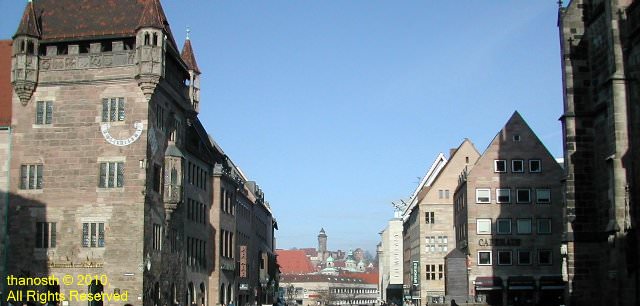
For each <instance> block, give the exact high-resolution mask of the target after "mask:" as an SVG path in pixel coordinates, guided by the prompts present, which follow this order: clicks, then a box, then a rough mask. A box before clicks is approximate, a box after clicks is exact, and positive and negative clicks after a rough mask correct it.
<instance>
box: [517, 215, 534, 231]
mask: <svg viewBox="0 0 640 306" xmlns="http://www.w3.org/2000/svg"><path fill="white" fill-rule="evenodd" d="M517 231H518V234H531V219H518V220H517Z"/></svg>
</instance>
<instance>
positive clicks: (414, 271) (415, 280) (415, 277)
mask: <svg viewBox="0 0 640 306" xmlns="http://www.w3.org/2000/svg"><path fill="white" fill-rule="evenodd" d="M419 269H420V263H419V262H418V261H413V265H412V266H411V283H412V284H413V285H417V284H419V283H420V278H419V275H420V274H418V273H419V271H420V270H419Z"/></svg>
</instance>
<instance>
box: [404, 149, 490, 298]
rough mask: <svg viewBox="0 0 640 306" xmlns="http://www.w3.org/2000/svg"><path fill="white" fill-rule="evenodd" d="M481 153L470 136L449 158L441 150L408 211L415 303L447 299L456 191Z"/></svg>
mask: <svg viewBox="0 0 640 306" xmlns="http://www.w3.org/2000/svg"><path fill="white" fill-rule="evenodd" d="M479 156H480V153H478V150H476V148H475V146H474V145H473V143H471V141H469V140H468V139H465V140H464V141H463V142H462V143H461V144H460V146H458V148H455V149H452V150H451V152H450V156H449V159H447V158H445V156H444V154H442V153H440V154H439V155H438V157H437V158H436V160H435V161H434V163H433V165H432V166H431V168H430V169H429V172H428V173H427V175H425V177H424V178H423V179H422V181H421V183H420V185H419V186H418V187H417V188H416V190H415V192H414V193H413V196H412V198H411V201H410V202H409V205H408V207H407V208H406V210H405V212H404V218H403V219H404V249H405V251H404V256H405V257H404V260H405V266H404V274H405V284H411V287H410V288H409V293H410V295H411V297H412V299H413V300H414V301H413V302H414V304H418V305H419V304H424V303H425V302H426V303H438V302H443V301H444V296H445V277H446V273H445V256H446V255H447V254H448V253H449V251H451V250H452V249H453V248H454V246H455V241H454V240H453V238H454V235H455V232H454V230H453V208H454V206H453V203H454V201H453V199H454V198H453V193H454V191H455V188H456V186H457V184H458V175H459V174H460V172H461V171H464V170H465V169H468V168H470V167H472V166H473V164H474V163H475V162H476V160H477V159H478V157H479ZM416 269H417V271H416ZM405 295H406V294H405Z"/></svg>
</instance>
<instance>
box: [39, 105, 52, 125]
mask: <svg viewBox="0 0 640 306" xmlns="http://www.w3.org/2000/svg"><path fill="white" fill-rule="evenodd" d="M52 118H53V101H38V102H36V124H51V122H52Z"/></svg>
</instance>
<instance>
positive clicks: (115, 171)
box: [98, 162, 124, 188]
mask: <svg viewBox="0 0 640 306" xmlns="http://www.w3.org/2000/svg"><path fill="white" fill-rule="evenodd" d="M122 186H124V163H123V162H102V163H100V178H99V181H98V187H100V188H116V187H122Z"/></svg>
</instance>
